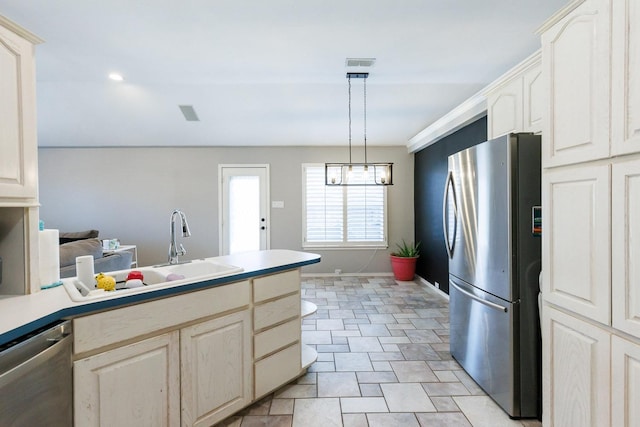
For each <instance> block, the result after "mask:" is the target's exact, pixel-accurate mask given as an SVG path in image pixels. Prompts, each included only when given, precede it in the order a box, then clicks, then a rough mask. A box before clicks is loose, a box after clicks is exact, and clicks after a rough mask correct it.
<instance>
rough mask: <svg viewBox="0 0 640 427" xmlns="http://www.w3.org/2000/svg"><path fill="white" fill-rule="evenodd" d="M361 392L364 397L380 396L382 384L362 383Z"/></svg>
mask: <svg viewBox="0 0 640 427" xmlns="http://www.w3.org/2000/svg"><path fill="white" fill-rule="evenodd" d="M360 394H361V395H362V397H380V396H382V389H381V388H380V384H360Z"/></svg>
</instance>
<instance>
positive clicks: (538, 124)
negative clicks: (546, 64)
mask: <svg viewBox="0 0 640 427" xmlns="http://www.w3.org/2000/svg"><path fill="white" fill-rule="evenodd" d="M542 80H543V79H542V66H541V64H540V63H537V64H536V65H535V66H534V67H533V68H531V69H529V70H527V72H526V73H525V74H524V76H522V95H523V99H522V130H523V131H524V132H533V133H540V132H542V117H543V114H544V109H545V108H546V104H545V97H544V94H545V92H544V86H543V84H542Z"/></svg>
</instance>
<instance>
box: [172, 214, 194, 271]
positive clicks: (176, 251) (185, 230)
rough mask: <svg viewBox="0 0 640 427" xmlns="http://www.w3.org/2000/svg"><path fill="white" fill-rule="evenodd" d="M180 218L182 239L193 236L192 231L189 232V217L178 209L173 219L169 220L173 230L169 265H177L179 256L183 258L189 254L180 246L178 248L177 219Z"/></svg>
mask: <svg viewBox="0 0 640 427" xmlns="http://www.w3.org/2000/svg"><path fill="white" fill-rule="evenodd" d="M178 216H179V217H180V226H181V227H182V237H189V236H191V231H189V224H187V217H186V216H185V214H184V212H182V211H181V210H180V209H176V210H174V211H173V213H172V214H171V219H170V220H169V226H170V228H171V241H170V242H169V264H177V263H178V256H182V255H184V254H186V253H187V250H186V249H185V248H184V246H182V243H181V244H180V247H178V242H177V241H176V217H178Z"/></svg>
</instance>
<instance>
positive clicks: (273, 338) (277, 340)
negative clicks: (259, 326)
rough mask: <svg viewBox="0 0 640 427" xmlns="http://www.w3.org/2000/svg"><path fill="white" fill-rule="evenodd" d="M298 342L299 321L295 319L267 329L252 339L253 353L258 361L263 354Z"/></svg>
mask: <svg viewBox="0 0 640 427" xmlns="http://www.w3.org/2000/svg"><path fill="white" fill-rule="evenodd" d="M298 340H300V320H299V319H297V318H296V319H293V320H292V321H290V322H287V323H284V324H282V325H280V326H276V327H274V328H271V329H267V330H266V331H264V332H260V333H259V334H257V335H256V336H255V337H254V341H253V343H254V344H253V351H254V354H255V358H256V359H259V358H261V357H262V356H264V355H265V354H269V353H271V352H272V351H275V350H277V349H279V348H282V347H284V346H286V345H289V344H291V343H294V342H296V341H298Z"/></svg>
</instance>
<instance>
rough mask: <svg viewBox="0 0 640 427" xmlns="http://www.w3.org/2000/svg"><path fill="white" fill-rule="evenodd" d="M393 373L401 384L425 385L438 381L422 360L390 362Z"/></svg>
mask: <svg viewBox="0 0 640 427" xmlns="http://www.w3.org/2000/svg"><path fill="white" fill-rule="evenodd" d="M390 364H391V368H392V369H393V372H394V373H395V374H396V377H397V378H398V381H399V382H401V383H417V382H420V383H423V382H433V381H438V377H436V375H435V374H434V373H433V371H432V370H431V369H430V368H429V366H428V365H427V364H426V362H424V361H422V360H414V361H394V362H390Z"/></svg>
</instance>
